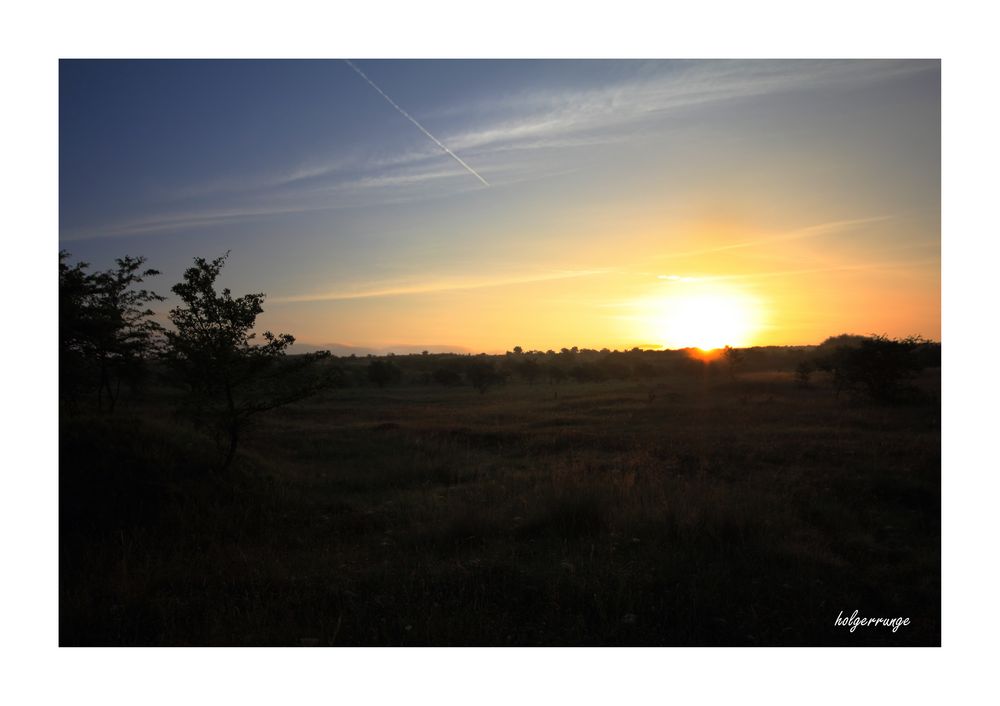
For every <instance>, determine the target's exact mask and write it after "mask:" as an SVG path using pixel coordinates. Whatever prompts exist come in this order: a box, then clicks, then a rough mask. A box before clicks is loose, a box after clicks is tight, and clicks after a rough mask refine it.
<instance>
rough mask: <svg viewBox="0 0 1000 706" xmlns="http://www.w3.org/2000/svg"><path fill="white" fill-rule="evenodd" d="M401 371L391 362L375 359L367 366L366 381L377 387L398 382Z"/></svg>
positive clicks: (401, 376)
mask: <svg viewBox="0 0 1000 706" xmlns="http://www.w3.org/2000/svg"><path fill="white" fill-rule="evenodd" d="M402 378H403V371H402V370H400V369H399V367H398V366H397V365H396V364H395V363H393V362H392V361H391V360H379V359H377V358H376V359H375V360H373V361H372V362H370V363H369V364H368V379H369V380H371V381H372V382H373V383H375V384H376V385H378V386H379V387H385V386H386V385H391V384H394V383H397V382H399V381H400V380H401V379H402Z"/></svg>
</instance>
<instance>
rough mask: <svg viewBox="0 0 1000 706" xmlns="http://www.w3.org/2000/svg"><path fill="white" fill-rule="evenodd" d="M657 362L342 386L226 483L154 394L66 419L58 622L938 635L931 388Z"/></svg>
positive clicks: (766, 637)
mask: <svg viewBox="0 0 1000 706" xmlns="http://www.w3.org/2000/svg"><path fill="white" fill-rule="evenodd" d="M934 372H935V374H936V373H937V371H934ZM923 385H924V387H925V388H927V389H931V390H933V389H935V386H936V379H932V378H928V379H926V380H924V381H923ZM651 387H652V386H651V385H644V384H637V383H606V384H592V385H574V384H565V385H560V386H550V385H547V384H539V385H536V386H527V385H511V386H508V387H505V388H498V389H495V390H491V391H490V392H489V393H487V394H486V395H480V394H479V393H477V392H475V391H474V390H472V389H470V388H458V389H443V388H430V387H405V388H395V389H386V390H376V389H374V388H351V389H346V390H340V391H337V392H333V393H330V394H328V395H326V396H325V397H322V398H317V399H314V400H311V401H309V402H308V403H304V404H300V405H297V406H295V407H291V408H287V409H284V410H280V411H276V412H274V413H272V414H270V415H269V416H268V417H266V418H264V419H262V420H261V423H260V425H259V427H258V429H257V430H256V431H255V433H254V434H252V435H251V436H250V437H248V442H247V444H246V446H245V448H243V449H242V451H241V453H240V456H239V460H238V468H237V471H238V476H237V480H236V481H233V482H230V481H221V480H213V479H211V478H208V477H207V475H206V469H207V468H208V467H209V466H210V465H211V454H212V448H211V445H210V443H208V442H206V441H205V440H203V439H201V438H200V437H199V436H198V435H197V434H195V433H193V432H191V431H189V430H186V429H184V428H182V427H175V426H174V425H172V424H169V423H166V422H163V421H157V420H162V419H163V418H164V415H163V412H162V410H157V409H155V408H151V409H147V410H141V411H140V413H139V415H138V418H136V419H127V418H123V419H118V420H114V421H112V422H94V421H93V420H64V423H63V428H62V429H61V436H62V439H61V448H62V451H63V454H64V456H63V464H62V468H61V475H62V477H61V487H62V492H61V496H62V497H61V509H62V518H63V520H62V527H61V530H62V544H61V567H62V570H61V574H60V582H61V596H62V598H61V605H60V619H61V642H62V643H63V644H171V645H173V644H226V645H230V644H231V645H246V644H262V645H270V644H278V645H301V644H306V645H312V644H319V645H330V644H335V645H508V644H509V645H597V644H602V645H618V644H630V645H713V644H724V645H744V644H746V645H755V644H763V645H801V644H807V645H808V644H826V645H838V644H904V645H929V644H939V643H940V622H939V621H940V417H939V406H938V405H937V404H936V403H933V402H927V403H924V404H920V405H912V406H908V407H877V406H871V405H863V404H858V403H853V402H850V401H847V400H837V399H835V397H834V396H833V394H832V392H831V391H830V390H829V389H826V388H824V387H823V386H822V384H819V385H817V386H816V387H814V388H811V389H800V388H797V387H795V385H794V384H793V382H792V380H791V378H790V377H789V376H785V375H781V374H762V375H755V376H747V377H746V379H742V380H739V381H737V382H735V383H731V382H726V383H719V384H708V383H704V382H701V381H697V380H695V381H692V380H681V379H678V380H665V381H662V382H661V383H659V384H658V386H657V388H656V389H655V391H654V394H652V395H651V394H650V388H651ZM95 429H96V432H95ZM126 438H127V439H130V441H128V442H125V441H122V440H123V439H126ZM855 608H857V609H858V610H859V612H860V613H861V614H864V615H893V616H895V615H902V616H907V617H910V618H911V625H910V626H909V627H908V628H907V630H906V631H902V630H901V631H900V632H897V633H895V634H893V633H891V632H888V631H873V630H869V631H867V632H865V633H863V634H862V633H861V632H860V631H859V632H856V633H854V634H853V635H852V634H849V633H847V632H846V630H838V629H835V628H834V627H833V620H834V618H835V617H836V616H837V614H838V612H839V611H840V610H844V611H845V612H847V613H850V612H851V611H853V610H854V609H855Z"/></svg>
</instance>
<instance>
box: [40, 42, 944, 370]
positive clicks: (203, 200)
mask: <svg viewBox="0 0 1000 706" xmlns="http://www.w3.org/2000/svg"><path fill="white" fill-rule="evenodd" d="M940 91H941V86H940V63H939V62H938V61H936V60H934V61H922V60H900V61H884V60H877V61H875V60H873V61H847V60H837V61H786V60H776V61H760V60H755V61H689V60H685V61H674V60H659V61H551V60H546V61H515V60H505V61H482V60H476V61H458V60H440V61H426V60H421V61H403V60H351V61H343V60H326V61H180V60H172V61H121V60H115V61H75V60H63V61H62V62H60V99H59V106H60V128H59V130H60V154H59V167H60V169H59V187H60V188H59V216H60V228H59V230H60V233H59V247H60V249H65V250H68V251H69V252H70V253H71V255H72V259H74V260H84V261H87V262H89V263H91V265H92V266H93V267H95V268H98V269H102V268H106V267H110V266H111V265H112V263H113V260H114V258H116V257H121V256H123V255H142V256H145V257H146V258H148V263H149V265H150V266H153V267H156V268H157V269H159V270H160V271H161V272H162V275H160V276H159V277H156V278H154V279H152V280H150V282H149V284H150V285H151V286H152V288H154V289H156V290H157V291H159V292H161V293H163V294H168V293H169V289H170V286H171V285H172V284H173V283H175V282H177V281H179V280H180V278H181V275H182V273H183V271H184V269H185V268H186V267H188V266H190V264H191V263H192V259H193V258H194V257H196V256H201V257H206V258H214V257H217V256H219V255H221V254H223V253H225V252H227V251H229V252H230V256H229V259H228V261H227V264H226V267H225V270H224V272H223V275H222V277H221V282H220V285H221V286H227V287H230V288H231V289H232V290H233V292H234V293H236V294H240V293H246V292H265V293H266V294H267V299H266V300H265V302H264V308H265V312H264V314H262V315H261V317H260V319H259V328H261V329H264V328H268V329H271V330H272V331H274V332H285V333H291V334H293V335H294V336H295V337H296V339H297V340H298V342H299V343H298V344H297V345H296V348H298V349H300V350H304V349H306V348H309V347H321V348H333V350H334V352H346V351H351V350H357V351H359V352H367V351H378V352H383V351H390V350H391V351H396V352H409V351H419V350H425V349H426V350H432V351H437V350H456V351H469V352H479V351H485V352H502V351H504V350H509V349H512V348H513V347H514V346H522V347H523V348H524V349H526V350H530V349H539V350H547V349H555V350H558V349H560V348H562V347H572V346H578V347H581V348H597V349H600V348H605V347H607V348H612V349H614V348H618V349H621V348H631V347H633V346H642V347H651V348H656V347H666V348H679V347H687V346H696V347H703V348H714V347H719V346H722V345H734V346H747V345H799V344H812V343H819V342H821V341H822V340H823V339H825V338H826V337H828V336H831V335H836V334H840V333H861V334H866V333H884V334H887V335H890V336H906V335H912V334H919V335H923V336H925V337H928V338H932V339H935V340H940V335H941V290H940V271H941V257H940V210H941V206H940V188H941V176H940V175H941V136H940V125H941V100H940ZM175 303H176V302H174V301H172V300H171V299H168V301H167V302H165V303H164V304H163V306H162V310H163V311H164V312H165V311H166V310H167V309H169V307H170V306H173V305H174V304H175Z"/></svg>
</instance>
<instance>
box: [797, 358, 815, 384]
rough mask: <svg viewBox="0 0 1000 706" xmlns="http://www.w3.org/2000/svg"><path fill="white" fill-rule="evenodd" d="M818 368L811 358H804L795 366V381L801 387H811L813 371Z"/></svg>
mask: <svg viewBox="0 0 1000 706" xmlns="http://www.w3.org/2000/svg"><path fill="white" fill-rule="evenodd" d="M815 370H816V364H815V363H813V362H812V361H811V360H803V361H801V362H800V363H799V364H798V365H797V366H796V367H795V383H796V384H797V385H798V386H799V387H809V381H810V378H811V377H812V374H813V372H815Z"/></svg>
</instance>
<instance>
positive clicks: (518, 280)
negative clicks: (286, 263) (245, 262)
mask: <svg viewBox="0 0 1000 706" xmlns="http://www.w3.org/2000/svg"><path fill="white" fill-rule="evenodd" d="M609 271H610V270H608V269H593V270H557V271H554V272H545V273H538V274H529V275H506V276H499V277H485V278H480V279H460V280H439V281H433V282H421V283H418V284H406V285H398V286H386V287H379V288H375V289H360V290H354V291H339V292H324V293H317V294H296V295H291V296H284V297H274V298H271V299H268V302H270V303H272V304H274V303H280V304H289V303H296V302H319V301H349V300H352V299H371V298H374V297H399V296H409V295H417V294H435V293H438V292H451V291H457V290H467V289H485V288H490V287H509V286H513V285H519V284H532V283H536V282H550V281H554V280H563V279H574V278H577V277H590V276H593V275H599V274H605V273H607V272H609Z"/></svg>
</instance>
